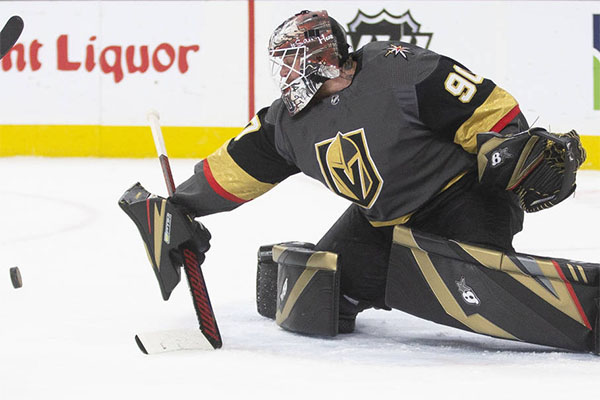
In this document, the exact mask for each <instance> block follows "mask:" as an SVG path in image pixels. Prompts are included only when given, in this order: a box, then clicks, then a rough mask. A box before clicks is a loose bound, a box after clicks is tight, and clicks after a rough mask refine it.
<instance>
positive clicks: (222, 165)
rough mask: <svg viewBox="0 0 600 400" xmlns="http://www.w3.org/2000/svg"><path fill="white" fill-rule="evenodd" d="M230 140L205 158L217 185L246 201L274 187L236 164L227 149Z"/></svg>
mask: <svg viewBox="0 0 600 400" xmlns="http://www.w3.org/2000/svg"><path fill="white" fill-rule="evenodd" d="M230 141H231V140H229V141H227V142H226V143H225V144H224V145H223V146H221V147H220V148H219V149H218V150H217V151H215V152H214V153H212V154H211V155H210V156H208V157H207V158H206V160H207V161H208V164H209V165H210V171H211V173H212V175H213V178H214V179H215V181H216V182H217V183H218V184H219V186H221V187H222V188H223V190H225V191H227V192H228V193H230V194H232V195H234V196H235V197H238V198H240V199H242V200H246V201H248V200H252V199H255V198H257V197H258V196H260V195H261V194H263V193H265V192H267V191H269V190H270V189H272V188H273V187H275V184H272V183H265V182H261V181H259V180H257V179H256V178H254V177H253V176H251V175H250V174H248V173H247V172H246V171H244V170H243V169H242V168H241V167H240V166H239V165H237V163H236V162H235V161H234V160H233V158H231V155H230V154H229V152H228V151H227V145H228V144H229V142H230Z"/></svg>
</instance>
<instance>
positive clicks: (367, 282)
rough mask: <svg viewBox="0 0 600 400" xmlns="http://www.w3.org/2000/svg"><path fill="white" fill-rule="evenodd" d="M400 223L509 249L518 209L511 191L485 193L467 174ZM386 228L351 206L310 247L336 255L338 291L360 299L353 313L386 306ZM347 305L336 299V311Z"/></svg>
mask: <svg viewBox="0 0 600 400" xmlns="http://www.w3.org/2000/svg"><path fill="white" fill-rule="evenodd" d="M405 226H407V227H410V228H413V229H415V230H418V231H422V232H426V233H431V234H435V235H438V236H442V237H445V238H448V239H454V240H458V241H461V242H466V243H472V244H478V245H481V246H484V247H488V248H493V249H497V250H502V251H514V249H513V247H512V239H513V236H514V235H515V234H516V233H517V232H519V231H521V229H522V227H523V211H522V210H521V208H520V207H519V204H518V199H517V196H516V195H515V194H514V193H512V192H508V191H490V190H489V189H487V188H484V187H482V186H480V185H479V183H478V182H477V176H476V174H475V173H474V172H472V173H468V174H466V175H465V176H464V177H463V178H462V179H460V180H459V181H458V182H457V183H455V184H454V185H452V186H451V187H450V188H449V189H447V190H446V191H444V192H442V193H440V194H439V195H438V196H436V197H435V198H433V199H432V200H431V201H429V202H428V203H427V204H425V205H424V206H423V207H421V208H420V209H419V210H417V212H415V213H414V214H413V215H412V217H411V218H410V220H409V222H408V223H406V224H405ZM392 232H393V226H386V227H379V228H376V227H373V226H372V225H371V224H370V223H369V221H368V220H367V219H366V218H365V216H364V214H363V213H362V209H361V208H360V207H359V206H357V205H351V206H350V207H349V208H348V209H347V210H346V211H345V212H344V214H342V216H341V217H340V218H339V219H338V220H337V221H336V222H335V224H334V225H333V226H332V227H331V228H330V229H329V231H328V232H327V233H326V234H325V235H324V236H323V238H322V239H321V240H320V241H319V242H318V243H317V245H316V250H326V251H331V252H334V253H337V254H338V255H339V256H340V263H341V277H340V294H341V295H342V297H343V296H344V295H346V296H349V297H351V298H353V299H356V300H360V301H361V303H360V304H359V306H358V308H355V312H354V314H355V313H356V312H360V311H361V310H363V309H365V308H369V307H377V308H388V307H387V306H386V305H385V286H386V277H387V269H388V261H389V255H390V248H391V245H392ZM347 303H348V301H347V300H346V301H344V299H343V298H342V299H340V313H341V314H344V313H348V311H344V310H345V309H347V307H346V308H345V307H344V304H346V305H348V304H347ZM388 309H389V308H388ZM350 313H351V312H350Z"/></svg>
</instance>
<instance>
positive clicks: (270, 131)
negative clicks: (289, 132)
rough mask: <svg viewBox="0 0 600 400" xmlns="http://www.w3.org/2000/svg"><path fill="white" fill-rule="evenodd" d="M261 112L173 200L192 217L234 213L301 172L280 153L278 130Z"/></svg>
mask: <svg viewBox="0 0 600 400" xmlns="http://www.w3.org/2000/svg"><path fill="white" fill-rule="evenodd" d="M267 111H268V108H264V109H262V110H260V111H259V112H258V113H257V115H256V116H255V117H254V118H253V119H252V120H251V121H250V122H249V123H248V125H247V126H246V127H245V128H244V130H243V131H242V132H241V133H240V134H239V135H238V136H237V137H235V138H233V139H231V140H229V141H227V142H226V143H225V144H224V145H223V146H221V147H220V148H219V149H218V150H217V151H215V152H214V153H212V154H211V155H209V156H208V157H207V158H206V159H204V160H202V161H200V162H199V163H198V164H196V166H195V167H194V174H193V175H192V176H191V177H190V178H189V179H187V180H186V181H185V182H183V183H182V184H181V185H179V186H178V187H177V189H176V191H175V194H174V195H173V197H172V198H171V200H172V201H173V202H175V203H177V204H180V205H182V206H184V207H185V208H186V209H187V210H188V211H189V213H190V214H191V215H193V216H196V217H198V216H203V215H208V214H213V213H217V212H221V211H230V210H233V209H235V208H237V207H239V206H240V205H242V204H244V203H246V202H248V201H250V200H253V199H255V198H256V197H258V196H260V195H262V194H263V193H265V192H267V191H268V190H270V189H272V188H273V187H275V185H277V184H278V183H279V182H281V181H282V180H284V179H285V178H287V177H288V176H290V175H293V174H295V173H298V172H299V169H298V168H297V167H296V166H294V165H292V164H290V163H289V162H288V161H286V160H285V159H284V158H283V157H282V156H281V155H280V154H279V153H278V152H277V150H276V148H275V144H274V127H273V126H272V125H270V124H268V123H266V121H265V115H266V114H267Z"/></svg>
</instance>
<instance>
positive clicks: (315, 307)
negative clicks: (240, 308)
mask: <svg viewBox="0 0 600 400" xmlns="http://www.w3.org/2000/svg"><path fill="white" fill-rule="evenodd" d="M313 247H314V245H312V244H310V243H302V242H287V243H282V244H277V245H273V246H262V247H261V248H260V250H259V253H258V256H259V262H258V272H257V287H256V289H257V293H256V300H257V307H258V312H259V313H260V314H261V315H263V316H266V317H269V318H273V319H275V321H276V322H277V324H278V325H279V326H281V327H282V328H284V329H286V330H289V331H292V332H297V333H302V334H309V335H319V336H335V335H337V334H338V317H339V286H340V284H339V268H338V257H337V254H334V253H331V252H326V251H314V250H312V248H313ZM275 268H276V270H275ZM275 272H276V273H275ZM274 278H275V279H274Z"/></svg>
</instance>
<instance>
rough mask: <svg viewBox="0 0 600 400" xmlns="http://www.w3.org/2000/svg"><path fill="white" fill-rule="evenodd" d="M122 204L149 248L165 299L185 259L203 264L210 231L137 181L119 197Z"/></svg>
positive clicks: (173, 285)
mask: <svg viewBox="0 0 600 400" xmlns="http://www.w3.org/2000/svg"><path fill="white" fill-rule="evenodd" d="M119 207H121V209H122V210H123V211H125V213H126V214H127V215H128V216H129V218H131V219H132V220H133V222H134V223H135V225H136V227H137V228H138V231H139V232H140V235H141V236H142V240H143V242H144V246H145V248H146V253H147V255H148V260H149V261H150V264H151V265H152V269H153V270H154V273H155V275H156V279H157V280H158V284H159V286H160V292H161V294H162V297H163V299H164V300H168V299H169V297H170V296H171V292H172V291H173V289H174V288H175V287H176V286H177V284H178V283H179V281H180V280H181V267H182V266H183V263H184V261H187V260H188V259H190V257H191V258H193V260H194V262H195V263H197V264H198V265H202V263H203V262H204V253H206V251H208V249H209V248H210V244H209V241H210V233H209V232H208V230H207V229H206V228H205V227H204V226H203V225H202V224H200V223H198V222H197V221H194V220H193V219H192V218H190V217H189V216H188V215H187V214H185V213H184V212H183V211H182V210H181V208H180V207H179V206H177V205H175V204H173V203H171V202H170V201H169V200H167V199H165V198H162V197H159V196H156V195H153V194H151V193H149V192H148V191H147V190H146V189H144V188H143V187H142V185H140V184H139V183H136V184H135V185H133V186H132V187H131V188H129V189H128V190H127V191H126V192H125V193H124V194H123V196H121V198H120V199H119Z"/></svg>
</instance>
